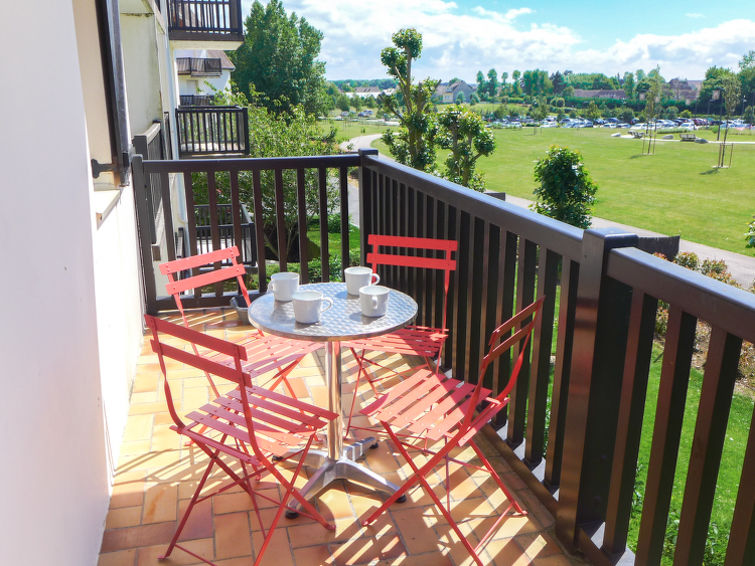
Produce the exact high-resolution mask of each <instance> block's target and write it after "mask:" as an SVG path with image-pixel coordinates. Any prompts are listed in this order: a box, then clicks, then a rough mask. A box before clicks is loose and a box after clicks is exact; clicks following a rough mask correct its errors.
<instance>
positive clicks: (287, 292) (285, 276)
mask: <svg viewBox="0 0 755 566" xmlns="http://www.w3.org/2000/svg"><path fill="white" fill-rule="evenodd" d="M267 288H268V289H269V290H270V291H272V292H273V294H274V295H275V300H276V301H282V302H287V301H290V300H291V298H292V297H293V295H294V293H295V292H296V290H297V289H298V288H299V274H298V273H292V272H290V271H282V272H280V273H273V274H272V275H271V276H270V284H269V285H268V286H267Z"/></svg>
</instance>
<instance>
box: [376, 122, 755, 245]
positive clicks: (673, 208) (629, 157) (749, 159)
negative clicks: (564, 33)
mask: <svg viewBox="0 0 755 566" xmlns="http://www.w3.org/2000/svg"><path fill="white" fill-rule="evenodd" d="M613 132H614V130H608V129H603V128H585V129H567V128H539V129H538V130H537V131H536V130H534V129H532V128H522V129H517V130H495V137H496V151H495V153H494V154H493V155H492V156H491V157H488V158H482V159H480V161H479V165H478V170H479V171H480V172H481V173H483V174H484V175H485V179H486V181H487V186H488V189H490V190H496V191H504V192H506V193H508V194H511V195H514V196H519V197H523V198H529V199H532V198H533V194H532V191H533V189H534V187H535V181H534V179H533V170H534V165H535V162H536V161H537V160H538V159H541V158H542V157H543V156H544V155H545V151H546V150H547V149H548V147H550V146H551V145H554V144H556V145H563V146H567V147H570V148H572V149H577V150H579V151H580V152H582V155H583V157H584V163H585V166H586V168H587V170H588V171H589V172H590V174H591V176H592V178H593V180H594V181H595V182H596V183H597V185H598V192H597V195H596V196H597V202H596V205H595V208H594V215H595V216H598V217H601V218H608V219H610V220H614V221H616V222H621V223H623V224H628V225H630V226H637V227H639V228H645V229H647V230H652V231H655V232H659V233H662V234H669V235H676V234H681V236H682V238H684V239H686V240H691V241H693V242H699V243H701V244H706V245H709V246H713V247H717V248H722V249H725V250H730V251H733V252H737V253H741V254H744V255H749V256H755V250H753V249H747V248H745V240H744V232H745V230H746V227H747V224H748V223H749V222H750V221H751V220H752V216H753V215H754V214H755V176H754V175H753V173H754V172H755V143H752V144H736V145H735V146H734V153H733V161H732V167H731V168H730V169H720V170H719V169H714V168H713V167H712V166H713V165H714V164H715V163H716V162H717V161H718V149H719V146H718V144H696V143H687V142H685V143H682V142H679V141H673V142H666V141H660V140H659V141H657V143H656V146H655V155H651V156H645V155H642V141H640V140H634V139H623V138H612V137H611V133H613ZM698 135H700V136H704V137H707V138H711V139H713V138H715V134H713V133H712V132H698ZM674 137H675V138H677V139H678V135H675V136H674ZM729 140H730V141H737V142H738V141H752V142H755V136H751V135H750V136H748V135H738V134H737V135H730V136H729ZM373 146H374V147H377V148H378V149H379V150H380V151H381V152H383V153H385V152H386V148H385V145H384V144H382V143H381V142H379V141H378V142H377V143H375V144H373Z"/></svg>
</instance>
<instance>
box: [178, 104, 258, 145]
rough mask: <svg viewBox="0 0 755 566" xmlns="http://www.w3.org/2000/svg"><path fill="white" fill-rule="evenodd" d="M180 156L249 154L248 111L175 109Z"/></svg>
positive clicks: (212, 107)
mask: <svg viewBox="0 0 755 566" xmlns="http://www.w3.org/2000/svg"><path fill="white" fill-rule="evenodd" d="M176 132H177V134H178V155H179V157H181V158H184V157H192V156H198V155H214V154H235V155H243V154H248V153H249V110H248V109H247V108H246V107H243V108H242V107H240V106H188V107H179V108H176Z"/></svg>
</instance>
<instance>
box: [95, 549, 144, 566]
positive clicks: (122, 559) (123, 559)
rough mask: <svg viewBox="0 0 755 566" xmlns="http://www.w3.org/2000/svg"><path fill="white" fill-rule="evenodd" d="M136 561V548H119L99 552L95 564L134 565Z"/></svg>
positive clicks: (104, 565)
mask: <svg viewBox="0 0 755 566" xmlns="http://www.w3.org/2000/svg"><path fill="white" fill-rule="evenodd" d="M135 563H136V549H135V548H129V549H127V550H119V551H116V552H105V553H102V554H100V559H99V561H98V562H97V566H134V564H135Z"/></svg>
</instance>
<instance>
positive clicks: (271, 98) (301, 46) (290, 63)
mask: <svg viewBox="0 0 755 566" xmlns="http://www.w3.org/2000/svg"><path fill="white" fill-rule="evenodd" d="M245 26H246V34H245V36H244V43H242V44H241V47H239V48H238V49H237V50H236V51H235V52H234V53H232V54H231V59H232V60H233V63H234V64H235V65H236V69H235V70H234V71H233V73H232V75H231V76H232V78H233V81H234V82H235V83H236V85H237V86H238V88H239V90H240V91H241V92H243V93H244V94H245V95H246V97H247V99H249V100H255V101H256V102H257V103H258V104H261V105H263V106H265V107H266V108H267V109H268V110H272V111H273V112H276V113H289V112H290V110H291V109H292V108H293V107H294V106H298V105H301V106H302V108H304V110H305V112H307V113H308V114H319V113H321V111H322V109H323V107H324V104H325V89H324V87H325V63H323V62H321V61H317V56H318V55H319V54H320V42H321V41H322V37H323V36H322V33H320V32H319V31H318V30H317V29H315V28H314V27H312V26H311V25H309V23H308V22H307V21H306V20H305V19H304V18H299V17H297V16H296V14H294V13H292V14H291V15H290V16H287V14H286V11H285V9H284V8H283V4H282V3H281V2H280V0H270V2H269V3H268V4H267V6H263V5H262V4H260V2H259V0H255V2H254V4H253V5H252V10H251V13H250V14H249V16H248V17H247V18H246V22H245Z"/></svg>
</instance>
